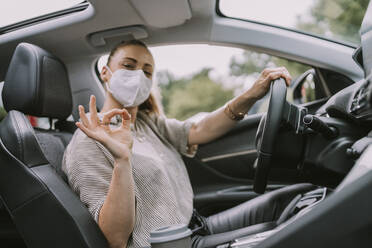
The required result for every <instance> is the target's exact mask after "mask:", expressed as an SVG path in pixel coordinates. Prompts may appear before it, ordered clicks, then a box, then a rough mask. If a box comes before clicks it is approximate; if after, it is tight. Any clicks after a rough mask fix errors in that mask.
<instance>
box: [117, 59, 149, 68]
mask: <svg viewBox="0 0 372 248" xmlns="http://www.w3.org/2000/svg"><path fill="white" fill-rule="evenodd" d="M125 59H129V60H131V61H132V62H133V63H137V62H138V61H137V60H136V59H134V58H131V57H124V58H123V60H125ZM145 66H148V67H153V66H152V64H149V63H145Z"/></svg>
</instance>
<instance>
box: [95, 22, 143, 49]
mask: <svg viewBox="0 0 372 248" xmlns="http://www.w3.org/2000/svg"><path fill="white" fill-rule="evenodd" d="M147 36H148V34H147V31H146V29H145V28H144V27H143V26H130V27H119V28H113V29H108V30H103V31H99V32H95V33H92V34H89V35H88V40H89V42H90V44H91V45H92V46H94V47H100V46H105V45H107V43H109V41H110V40H111V41H114V43H115V42H117V43H118V42H120V41H122V40H129V39H144V38H147Z"/></svg>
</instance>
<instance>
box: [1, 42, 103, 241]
mask: <svg viewBox="0 0 372 248" xmlns="http://www.w3.org/2000/svg"><path fill="white" fill-rule="evenodd" d="M2 97H3V102H4V107H5V109H6V110H7V111H8V115H7V116H6V117H5V118H4V120H2V121H1V123H0V195H1V198H2V200H3V203H4V206H5V208H6V209H7V211H8V212H9V214H10V217H11V219H12V220H13V222H14V223H15V225H16V227H17V229H18V231H19V233H20V235H21V236H22V238H23V239H24V241H25V243H26V245H27V247H29V248H44V247H45V248H50V247H56V248H58V247H61V248H62V247H63V248H66V247H87V248H88V247H89V248H90V247H97V248H98V247H100V248H102V247H108V244H107V240H106V239H105V237H104V235H103V233H102V232H101V230H100V229H99V227H98V225H97V224H96V222H95V221H94V220H93V218H92V217H91V215H90V213H89V212H88V210H87V208H86V207H85V206H84V205H83V204H82V203H81V201H80V200H79V198H78V197H77V196H76V195H75V194H74V192H73V191H72V190H71V189H70V187H69V186H68V184H67V183H66V181H64V180H65V179H66V177H65V175H64V174H63V172H62V170H61V162H62V156H63V152H64V149H65V147H66V145H67V144H68V142H69V140H70V139H71V136H72V133H70V132H65V131H61V130H41V129H34V128H32V126H31V125H30V123H29V120H28V119H27V118H26V116H25V115H33V116H37V117H49V118H53V119H58V120H60V122H63V121H64V120H65V119H66V118H67V117H68V116H69V115H70V114H71V110H72V95H71V89H70V84H69V80H68V77H67V71H66V67H65V66H64V64H63V63H62V62H61V61H60V60H59V59H58V58H57V57H55V56H53V55H52V54H50V53H48V52H47V51H45V50H43V49H41V48H39V47H37V46H35V45H32V44H28V43H21V44H19V45H18V46H17V48H16V50H15V52H14V55H13V57H12V59H11V62H10V65H9V68H8V72H7V74H6V78H5V82H4V89H3V93H2Z"/></svg>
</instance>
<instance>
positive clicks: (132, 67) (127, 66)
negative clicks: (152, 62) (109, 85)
mask: <svg viewBox="0 0 372 248" xmlns="http://www.w3.org/2000/svg"><path fill="white" fill-rule="evenodd" d="M124 67H126V68H129V69H134V68H135V66H134V65H131V64H124Z"/></svg>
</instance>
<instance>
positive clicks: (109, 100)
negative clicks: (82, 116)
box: [100, 92, 138, 123]
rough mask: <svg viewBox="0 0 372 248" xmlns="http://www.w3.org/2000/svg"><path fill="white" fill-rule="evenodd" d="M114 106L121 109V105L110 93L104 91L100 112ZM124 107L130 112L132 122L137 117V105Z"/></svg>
mask: <svg viewBox="0 0 372 248" xmlns="http://www.w3.org/2000/svg"><path fill="white" fill-rule="evenodd" d="M115 108H118V109H122V108H123V105H121V104H120V103H119V102H118V101H116V100H115V99H114V98H113V97H112V95H111V94H110V93H107V92H106V98H105V102H104V103H103V107H102V109H101V111H100V112H101V113H105V112H108V111H110V110H112V109H115ZM125 109H126V110H127V111H128V112H129V113H130V114H131V116H132V123H134V122H135V120H136V117H137V110H138V107H127V108H125Z"/></svg>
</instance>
